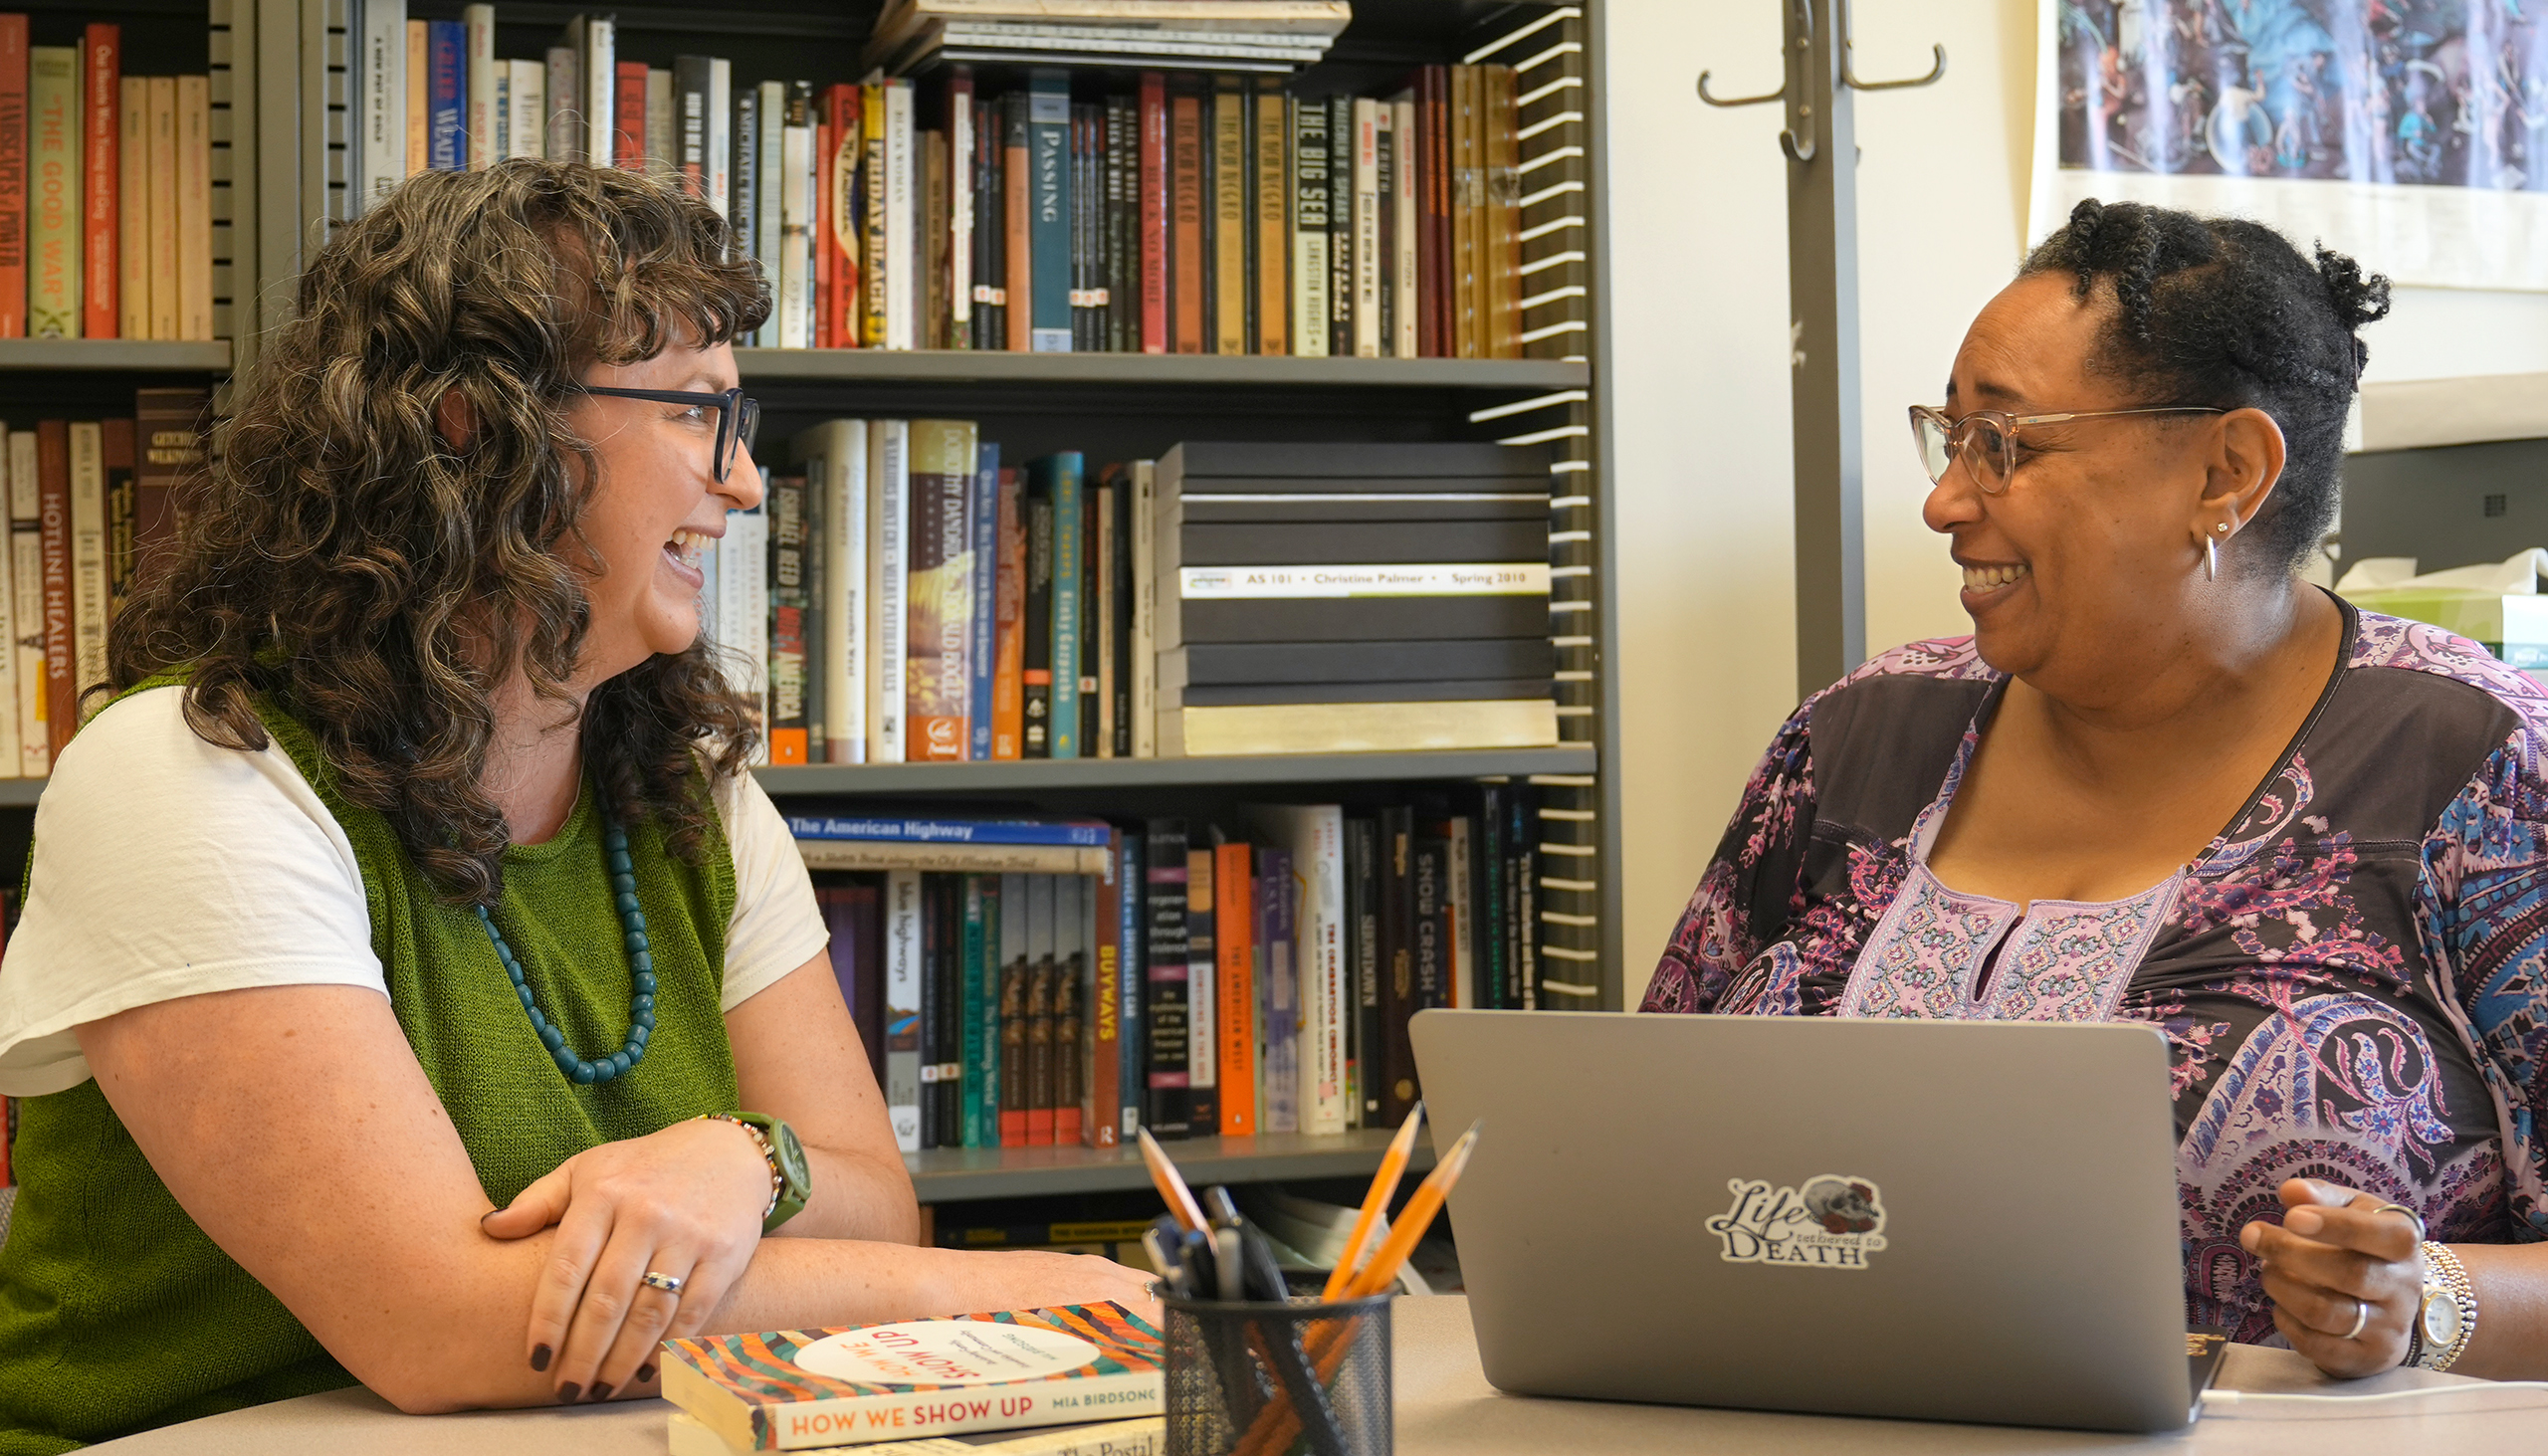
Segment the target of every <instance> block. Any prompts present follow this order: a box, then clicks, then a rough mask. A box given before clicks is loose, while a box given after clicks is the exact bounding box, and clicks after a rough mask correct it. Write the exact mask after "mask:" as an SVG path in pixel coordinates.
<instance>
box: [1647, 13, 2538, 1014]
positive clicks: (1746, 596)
mask: <svg viewBox="0 0 2548 1456" xmlns="http://www.w3.org/2000/svg"><path fill="white" fill-rule="evenodd" d="M2035 5H2036V0H1921V3H1919V4H1913V3H1910V0H1860V3H1859V4H1857V5H1856V6H1855V7H1854V9H1855V10H1856V19H1857V29H1858V34H1857V42H1858V44H1857V52H1856V63H1857V68H1858V70H1859V71H1860V72H1861V73H1862V74H1864V75H1866V76H1868V77H1870V78H1891V77H1896V76H1908V75H1913V74H1916V73H1918V72H1920V71H1923V70H1925V69H1927V64H1928V61H1927V58H1928V54H1929V50H1928V48H1929V43H1930V42H1932V41H1943V42H1945V43H1946V46H1947V50H1948V54H1949V57H1950V61H1951V65H1950V68H1949V71H1948V76H1947V79H1946V81H1945V82H1944V83H1942V84H1941V85H1939V86H1937V87H1934V88H1931V89H1929V90H1926V91H1916V92H1895V93H1887V94H1879V95H1874V96H1866V97H1861V98H1859V99H1858V102H1857V120H1858V136H1859V142H1860V147H1861V153H1862V154H1861V157H1860V161H1859V169H1858V199H1859V207H1860V232H1859V289H1860V333H1861V343H1860V348H1861V365H1862V378H1863V385H1862V391H1863V394H1862V397H1863V399H1864V402H1865V421H1866V423H1865V426H1864V429H1865V444H1866V480H1865V497H1864V500H1865V512H1866V516H1865V520H1866V552H1867V640H1868V642H1869V643H1870V644H1871V645H1873V646H1885V645H1890V644H1892V643H1896V642H1901V641H1904V640H1907V639H1909V638H1912V637H1917V636H1926V635H1935V634H1941V633H1952V632H1960V631H1963V630H1965V627H1966V622H1965V617H1964V614H1963V612H1962V611H1961V610H1960V609H1959V608H1958V607H1957V605H1956V602H1955V585H1956V574H1955V569H1954V566H1953V564H1952V563H1951V562H1950V561H1949V560H1948V559H1947V556H1946V552H1945V549H1944V545H1943V542H1942V541H1941V540H1940V539H1939V538H1938V537H1936V536H1933V535H1931V534H1930V533H1929V532H1928V531H1927V530H1926V529H1925V528H1923V527H1922V526H1921V524H1920V519H1919V510H1920V500H1921V497H1922V495H1923V494H1924V493H1925V491H1926V489H1927V482H1926V480H1925V479H1923V478H1922V476H1921V475H1920V474H1919V471H1918V469H1917V468H1916V467H1915V466H1914V464H1913V463H1912V458H1911V452H1910V448H1909V445H1908V443H1907V435H1906V433H1905V427H1904V425H1903V422H1902V418H1903V415H1902V412H1903V409H1904V407H1905V406H1907V405H1909V404H1913V403H1917V402H1922V401H1928V400H1933V399H1935V398H1936V396H1937V394H1938V390H1939V386H1940V381H1941V380H1942V379H1943V378H1944V376H1945V373H1946V369H1947V366H1948V362H1949V360H1950V359H1951V358H1952V356H1953V354H1954V352H1955V347H1956V344H1957V342H1958V340H1959V339H1960V338H1961V337H1962V335H1963V332H1964V327H1965V324H1966V322H1967V321H1968V320H1969V319H1970V318H1971V317H1972V316H1973V313H1974V312H1975V311H1977V310H1978V309H1979V308H1980V307H1981V306H1982V304H1983V303H1984V302H1985V301H1986V300H1988V299H1989V298H1990V296H1991V295H1992V294H1993V293H1994V292H1996V291H1997V290H1998V289H1999V288H2000V287H2001V286H2002V285H2003V284H2004V283H2006V282H2007V280H2008V278H2009V275H2010V273H2011V271H2012V270H2013V269H2014V268H2015V266H2016V264H2017V257H2018V253H2019V250H2020V247H2021V236H2020V235H2021V234H2022V232H2023V229H2024V221H2025V198H2026V190H2027V178H2028V175H2029V171H2030V167H2031V162H2032V157H2031V152H2032V138H2033V95H2034V82H2033V75H2034V44H2035V40H2034V38H2035ZM1607 13H1608V22H1607V24H1608V29H1607V32H1606V35H1607V42H1608V44H1607V48H1606V61H1607V67H1608V77H1607V80H1608V88H1607V93H1606V96H1605V97H1604V99H1603V101H1604V104H1605V106H1606V107H1607V120H1608V134H1609V143H1610V144H1609V155H1608V159H1607V161H1608V167H1609V174H1608V182H1609V206H1610V217H1609V219H1608V229H1607V232H1606V236H1607V239H1608V246H1609V249H1610V270H1611V271H1610V284H1611V297H1610V300H1609V310H1608V312H1609V318H1610V330H1611V332H1610V362H1611V374H1610V377H1609V379H1608V380H1607V381H1606V387H1607V389H1608V391H1609V396H1610V399H1611V401H1612V408H1613V410H1614V412H1615V413H1614V424H1615V429H1616V434H1615V439H1614V449H1613V453H1612V457H1611V462H1610V464H1611V470H1610V478H1611V484H1612V487H1613V489H1615V490H1616V491H1617V492H1618V493H1619V494H1618V503H1619V509H1618V520H1617V525H1618V536H1619V539H1618V542H1617V551H1618V556H1617V559H1618V581H1617V582H1616V589H1617V596H1618V621H1617V623H1616V624H1615V631H1614V633H1613V649H1612V657H1611V662H1610V668H1611V670H1612V671H1613V672H1616V673H1617V674H1618V675H1619V679H1618V681H1619V686H1620V702H1621V711H1620V721H1619V740H1620V749H1619V758H1620V761H1619V764H1618V765H1617V771H1618V772H1619V773H1620V775H1621V778H1620V783H1621V790H1622V791H1621V798H1622V801H1623V812H1622V822H1621V825H1620V837H1621V843H1622V846H1623V856H1622V858H1623V861H1624V862H1623V864H1622V865H1621V866H1620V867H1619V873H1620V875H1621V889H1622V894H1623V897H1624V901H1625V914H1626V925H1625V926H1624V928H1623V929H1624V938H1625V943H1626V946H1627V964H1626V967H1625V969H1626V982H1627V991H1628V999H1629V1003H1630V1004H1631V1005H1633V1004H1634V1003H1635V1000H1636V998H1637V997H1638V995H1639V994H1641V992H1642V989H1643V987H1644V984H1645V981H1646V979H1647V976H1648V975H1649V973H1650V972H1651V970H1652V967H1653V964H1654V960H1655V957H1656V956H1657V955H1658V954H1659V953H1660V951H1661V948H1662V945H1663V942H1664V939H1665V937H1666V936H1668V935H1669V934H1670V932H1671V928H1672V925H1673V923H1674V921H1675V920H1676V919H1677V918H1678V916H1679V913H1680V909H1681V906H1682V904H1683V902H1684V901H1685V900H1686V899H1687V897H1688V895H1689V892H1690V887H1691V886H1692V885H1693V884H1694V883H1696V881H1697V879H1698V876H1699V872H1700V871H1701V870H1702V869H1703V868H1705V866H1706V864H1707V859H1708V855H1709V854H1710V852H1711V851H1712V850H1713V849H1714V848H1715V845H1716V840H1717V836H1718V835H1719V834H1720V833H1721V832H1723V829H1724V826H1725V819H1726V816H1727V814H1728V813H1730V812H1731V811H1732V808H1733V805H1734V800H1735V796H1736V794H1737V793H1738V792H1739V790H1740V789H1741V786H1742V783H1743V779H1744V776H1745V775H1746V774H1747V773H1749V772H1750V770H1751V767H1752V764H1753V761H1754V760H1755V759H1756V758H1757V757H1758V755H1759V753H1760V751H1761V747H1762V745H1763V744H1764V743H1765V742H1767V740H1768V738H1769V735H1770V733H1771V732H1772V731H1773V730H1774V729H1775V728H1777V726H1778V724H1779V721H1780V720H1781V719H1782V718H1783V717H1784V716H1785V715H1786V714H1787V713H1788V711H1789V710H1790V709H1792V708H1793V707H1794V706H1795V698H1796V691H1795V665H1794V649H1793V646H1792V642H1793V633H1794V630H1795V612H1794V606H1793V602H1792V595H1791V594H1792V592H1793V590H1794V571H1793V564H1792V562H1793V550H1794V537H1793V534H1792V531H1791V528H1790V506H1789V491H1790V482H1791V477H1790V466H1791V460H1790V450H1789V443H1788V375H1787V369H1786V366H1785V360H1786V354H1787V333H1788V329H1787V316H1788V314H1787V222H1786V176H1785V167H1786V160H1785V158H1784V157H1783V156H1782V155H1781V154H1780V152H1779V148H1778V142H1777V139H1776V138H1777V135H1778V129H1779V126H1780V124H1781V123H1780V120H1779V116H1778V108H1777V107H1774V106H1760V107H1754V108H1751V109H1748V110H1732V111H1728V110H1716V109H1713V108H1710V107H1707V106H1704V105H1701V104H1699V101H1698V99H1697V97H1696V96H1695V95H1694V93H1693V90H1692V83H1693V82H1694V80H1695V79H1696V77H1697V75H1698V73H1699V72H1700V71H1701V70H1702V69H1710V70H1713V71H1715V72H1716V77H1715V79H1714V80H1712V81H1711V83H1710V89H1711V90H1713V91H1718V92H1720V93H1721V94H1742V93H1749V92H1753V91H1759V90H1767V89H1768V88H1769V87H1770V86H1772V85H1775V84H1776V82H1777V80H1778V75H1779V71H1778V47H1779V33H1778V14H1779V11H1778V6H1777V3H1776V0H1609V3H1608V6H1607ZM2369 261H2372V262H2373V263H2374V265H2375V266H2376V260H2369ZM2368 337H2369V338H2370V340H2371V345H2372V366H2371V377H2374V378H2432V377H2441V376H2445V375H2451V374H2462V373H2514V372H2524V371H2536V370H2548V295H2491V294H2453V293H2446V292H2441V291H2431V290H2411V291H2401V293H2400V297H2399V300H2398V307H2397V312H2396V314H2395V316H2393V317H2392V318H2391V319H2390V320H2389V321H2388V322H2386V323H2383V324H2381V325H2379V326H2378V327H2377V328H2376V329H2375V330H2373V331H2372V332H2371V333H2370V334H2369V335H2368Z"/></svg>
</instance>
